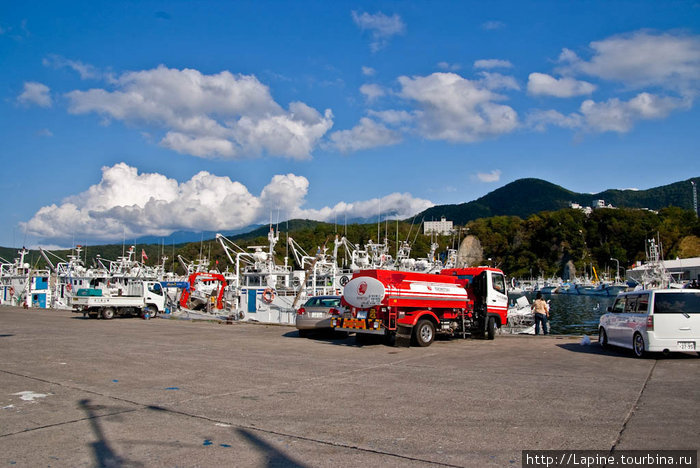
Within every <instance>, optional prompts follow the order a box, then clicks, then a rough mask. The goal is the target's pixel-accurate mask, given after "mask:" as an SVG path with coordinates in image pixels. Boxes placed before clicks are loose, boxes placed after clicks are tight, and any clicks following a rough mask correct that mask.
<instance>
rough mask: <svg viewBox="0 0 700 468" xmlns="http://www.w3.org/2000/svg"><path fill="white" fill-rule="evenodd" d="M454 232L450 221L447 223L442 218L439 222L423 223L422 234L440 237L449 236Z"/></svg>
mask: <svg viewBox="0 0 700 468" xmlns="http://www.w3.org/2000/svg"><path fill="white" fill-rule="evenodd" d="M452 231H454V226H453V225H452V221H447V220H446V219H445V217H444V216H443V217H442V218H440V221H424V222H423V234H431V233H432V234H439V235H441V236H449V235H450V234H452Z"/></svg>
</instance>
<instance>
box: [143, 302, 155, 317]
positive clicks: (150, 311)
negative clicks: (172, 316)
mask: <svg viewBox="0 0 700 468" xmlns="http://www.w3.org/2000/svg"><path fill="white" fill-rule="evenodd" d="M144 312H145V313H147V314H148V316H149V317H150V318H155V316H156V315H158V308H157V307H156V306H154V305H153V304H151V305H149V306H146V308H145V309H144Z"/></svg>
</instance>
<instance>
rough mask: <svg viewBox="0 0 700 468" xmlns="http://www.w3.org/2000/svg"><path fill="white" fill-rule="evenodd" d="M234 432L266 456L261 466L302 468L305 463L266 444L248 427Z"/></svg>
mask: <svg viewBox="0 0 700 468" xmlns="http://www.w3.org/2000/svg"><path fill="white" fill-rule="evenodd" d="M236 432H238V434H240V435H241V436H242V437H243V438H244V439H246V440H248V442H250V443H252V444H253V445H254V446H255V447H256V448H257V449H258V450H259V451H260V452H261V453H263V454H264V455H265V457H266V460H265V462H264V464H263V465H262V466H270V467H272V466H274V467H282V466H284V467H292V468H293V467H298V468H304V467H306V465H304V464H302V463H300V462H298V461H296V460H294V459H293V458H291V457H290V456H288V455H287V454H285V453H284V452H281V451H280V450H278V449H277V448H275V447H273V446H272V445H270V444H268V443H267V442H265V441H264V440H262V439H261V438H259V437H258V436H256V435H255V434H253V432H252V431H249V430H248V429H236Z"/></svg>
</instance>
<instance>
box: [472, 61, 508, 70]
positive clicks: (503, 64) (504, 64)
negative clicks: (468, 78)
mask: <svg viewBox="0 0 700 468" xmlns="http://www.w3.org/2000/svg"><path fill="white" fill-rule="evenodd" d="M474 68H486V69H491V68H513V64H512V63H510V62H509V61H508V60H499V59H483V60H477V61H476V62H474Z"/></svg>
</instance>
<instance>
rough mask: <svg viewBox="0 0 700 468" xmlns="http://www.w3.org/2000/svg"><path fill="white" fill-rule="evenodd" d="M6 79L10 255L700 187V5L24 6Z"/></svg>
mask: <svg viewBox="0 0 700 468" xmlns="http://www.w3.org/2000/svg"><path fill="white" fill-rule="evenodd" d="M0 65H2V76H3V78H2V80H0V157H1V158H2V159H1V161H2V167H3V171H2V174H3V183H2V184H1V185H0V200H2V201H3V203H0V219H2V220H3V222H2V224H0V245H3V246H13V247H14V246H21V245H27V246H38V245H42V246H45V247H48V248H51V247H53V248H57V247H71V246H72V245H75V244H85V243H87V244H99V243H107V242H116V241H119V242H121V241H122V240H123V239H132V238H138V237H141V236H145V235H149V236H168V235H169V234H170V233H172V232H174V231H195V232H197V231H203V230H206V231H226V230H234V229H239V228H242V227H245V226H248V225H251V224H255V223H266V222H269V221H270V220H271V219H272V220H273V221H274V222H276V221H278V220H285V219H291V218H307V219H316V220H321V221H328V222H338V223H342V222H344V220H345V219H352V218H358V217H361V218H370V217H372V216H384V217H391V218H395V217H399V218H408V217H411V216H413V215H415V214H416V213H418V212H420V211H422V210H424V209H426V208H428V207H430V206H433V205H436V204H451V203H464V202H468V201H471V200H474V199H477V198H479V197H481V196H483V195H485V194H487V193H489V192H491V191H493V190H495V189H497V188H499V187H502V186H504V185H506V184H507V183H509V182H512V181H514V180H517V179H521V178H526V177H537V178H541V179H544V180H547V181H550V182H552V183H555V184H557V185H561V186H562V187H564V188H566V189H569V190H573V191H576V192H590V193H597V192H600V191H603V190H606V189H612V188H618V189H648V188H652V187H658V186H661V185H666V184H669V183H673V182H677V181H680V180H686V179H688V178H690V177H693V176H698V175H699V173H700V163H699V162H698V161H699V160H700V159H699V158H698V147H699V146H700V145H698V143H699V142H700V138H699V136H698V133H699V130H700V125H699V124H700V111H699V110H698V103H697V102H696V99H697V98H698V96H697V94H698V92H699V91H700V2H695V1H658V0H655V1H614V0H612V1H610V0H608V1H593V0H590V1H577V2H562V1H528V2H523V1H489V2H483V1H459V2H455V1H425V2H421V1H373V2H366V1H364V2H363V1H359V2H346V1H333V2H326V1H303V0H300V1H295V2H286V1H230V2H229V1H173V0H170V1H167V2H165V1H163V2H159V1H138V2H137V1H131V2H119V1H117V2H114V1H109V2H106V1H99V0H93V1H85V2H79V1H75V2H51V1H45V2H10V1H6V0H0ZM572 201H575V200H572Z"/></svg>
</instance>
